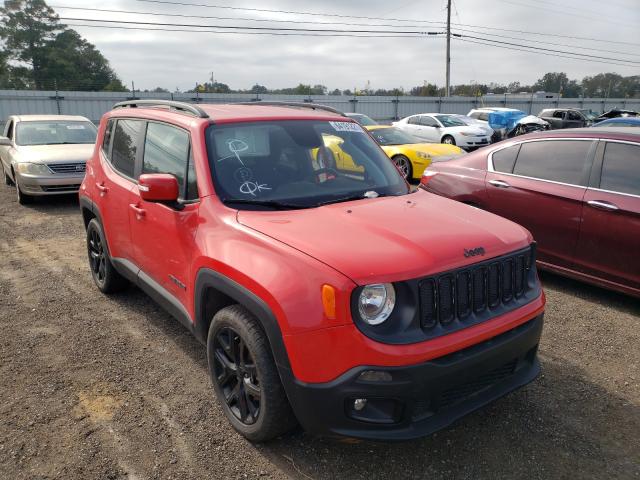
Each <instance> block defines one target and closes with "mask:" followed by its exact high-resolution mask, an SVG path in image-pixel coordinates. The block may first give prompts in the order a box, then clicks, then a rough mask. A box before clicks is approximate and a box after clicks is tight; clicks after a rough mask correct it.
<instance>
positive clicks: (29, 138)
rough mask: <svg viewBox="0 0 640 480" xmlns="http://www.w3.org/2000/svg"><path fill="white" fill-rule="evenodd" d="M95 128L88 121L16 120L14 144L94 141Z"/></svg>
mask: <svg viewBox="0 0 640 480" xmlns="http://www.w3.org/2000/svg"><path fill="white" fill-rule="evenodd" d="M96 134H97V130H96V127H95V126H94V125H93V124H92V123H90V122H62V121H53V122H45V121H42V122H18V127H17V130H16V144H18V145H22V146H34V145H64V144H82V143H89V144H90V143H95V141H96Z"/></svg>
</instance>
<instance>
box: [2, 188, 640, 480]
mask: <svg viewBox="0 0 640 480" xmlns="http://www.w3.org/2000/svg"><path fill="white" fill-rule="evenodd" d="M14 197H15V193H14V190H13V188H10V187H5V186H0V328H1V332H2V333H0V479H26V478H29V479H32V478H33V479H45V478H46V479H49V478H59V479H94V478H99V479H103V478H105V479H124V478H128V479H147V478H163V479H164V478H166V479H168V478H176V479H177V478H179V479H202V478H287V477H292V478H303V479H309V478H313V479H324V478H326V479H335V478H362V479H373V478H383V479H388V478H394V480H396V479H400V478H428V479H441V478H442V479H445V478H446V479H451V478H469V479H481V478H490V479H496V478H501V479H502V478H504V479H513V478H539V479H549V478H598V479H600V478H640V387H639V384H640V370H639V369H638V367H639V365H640V358H639V353H640V328H638V327H639V326H640V301H638V300H635V299H632V298H629V297H625V296H622V295H618V294H615V293H611V292H607V291H604V290H601V289H598V288H593V287H590V286H587V285H584V284H581V283H578V282H574V281H571V280H567V279H563V278H561V277H557V276H554V275H550V274H545V275H544V276H543V277H542V279H543V282H544V284H545V289H546V293H547V299H548V308H547V314H546V326H545V332H544V335H543V340H542V345H541V349H540V358H541V360H542V368H543V374H542V375H541V376H540V378H538V379H537V380H536V381H535V382H533V383H532V384H530V385H529V386H527V387H525V388H523V389H521V390H519V391H517V392H514V393H513V394H511V395H508V396H507V397H505V398H503V399H501V400H499V401H497V402H495V403H494V404H492V405H490V406H489V407H487V408H484V409H482V410H481V411H479V412H476V413H474V414H472V415H470V416H468V417H466V418H464V419H462V420H461V421H459V422H458V423H456V424H455V425H454V426H453V427H451V428H448V429H447V430H445V431H442V432H439V433H437V434H435V435H432V436H431V437H428V438H425V439H422V440H418V441H412V442H406V443H393V444H385V443H372V442H359V441H349V440H342V441H337V440H330V439H322V438H315V437H312V436H309V435H307V434H305V433H304V432H302V431H297V432H294V433H292V434H290V435H288V436H286V437H284V438H282V439H279V440H277V441H274V442H272V443H269V444H267V445H252V444H250V443H248V442H247V441H245V440H244V439H243V438H241V437H240V436H238V435H237V434H236V433H235V432H234V431H233V430H232V429H231V428H230V427H229V426H228V425H227V422H226V421H225V418H224V416H223V414H222V412H221V410H220V409H219V407H218V406H217V404H216V402H215V400H214V397H213V392H212V389H211V387H210V383H209V378H208V375H207V367H206V359H205V349H204V348H203V347H202V346H201V345H200V344H199V343H198V342H197V341H196V340H195V339H193V338H192V337H191V336H190V334H189V333H188V332H187V331H186V330H185V329H184V328H182V327H181V326H180V325H179V324H178V323H177V322H176V321H174V320H173V319H172V318H171V317H169V316H168V315H167V314H166V313H164V312H163V311H162V310H161V309H160V308H159V307H158V306H156V305H155V304H154V303H153V302H152V301H151V300H150V299H149V298H147V297H146V296H145V295H144V294H142V293H141V292H140V291H138V290H136V289H134V288H131V289H129V290H128V291H126V292H124V293H122V294H119V295H117V296H114V297H105V296H103V295H102V294H100V293H99V292H98V291H97V289H96V288H95V287H94V285H93V283H92V281H91V278H90V274H89V270H88V266H87V260H86V254H85V245H84V230H83V227H82V221H81V218H80V215H79V211H78V205H77V201H76V200H75V199H74V198H57V199H54V200H50V201H49V200H48V201H46V202H44V201H39V202H37V203H36V204H35V205H33V206H31V207H21V206H19V205H18V204H17V203H16V201H15V198H14Z"/></svg>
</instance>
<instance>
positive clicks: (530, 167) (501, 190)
mask: <svg viewBox="0 0 640 480" xmlns="http://www.w3.org/2000/svg"><path fill="white" fill-rule="evenodd" d="M593 145H594V142H593V141H591V140H588V141H581V140H547V141H531V142H524V143H522V144H521V145H520V146H518V145H516V146H515V147H510V148H511V149H503V150H499V151H497V152H494V154H493V157H492V162H493V168H490V171H488V172H487V176H486V180H485V181H486V189H487V202H488V203H487V207H488V210H490V211H491V212H493V213H496V214H498V215H500V216H503V217H505V218H508V219H509V220H513V221H514V222H516V223H519V224H520V225H522V226H523V227H525V228H526V229H527V230H529V231H530V232H531V234H532V235H533V238H534V239H535V240H536V242H538V259H539V260H540V261H542V262H547V263H551V264H554V265H557V266H560V267H565V268H570V267H571V266H572V263H573V257H574V253H575V248H576V244H577V241H578V234H579V232H580V219H581V214H582V199H583V197H584V194H585V191H586V184H587V181H588V178H589V173H590V170H591V162H592V161H591V158H592V151H593ZM518 148H519V150H518ZM491 170H493V171H491Z"/></svg>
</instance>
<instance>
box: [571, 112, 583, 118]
mask: <svg viewBox="0 0 640 480" xmlns="http://www.w3.org/2000/svg"><path fill="white" fill-rule="evenodd" d="M567 120H582V117H581V116H580V114H579V113H578V112H567Z"/></svg>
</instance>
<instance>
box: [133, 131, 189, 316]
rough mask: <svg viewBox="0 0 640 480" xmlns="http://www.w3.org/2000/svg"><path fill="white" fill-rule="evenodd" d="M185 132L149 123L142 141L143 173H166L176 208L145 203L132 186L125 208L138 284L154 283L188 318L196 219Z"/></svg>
mask: <svg viewBox="0 0 640 480" xmlns="http://www.w3.org/2000/svg"><path fill="white" fill-rule="evenodd" d="M190 155H191V151H190V137H189V132H187V131H186V130H183V129H181V128H178V127H175V126H172V125H168V124H164V123H156V122H149V123H148V124H147V128H146V136H145V140H144V154H143V158H142V169H141V173H142V174H145V173H146V174H152V173H170V174H172V175H174V176H175V177H176V179H177V180H178V184H179V185H180V200H179V202H178V203H177V204H176V205H166V204H163V203H156V202H146V201H144V200H142V199H141V198H140V194H139V190H138V188H137V186H136V187H135V188H134V189H133V199H132V201H131V202H130V205H129V216H130V221H131V236H132V240H133V245H135V263H136V264H137V265H138V267H139V268H140V274H139V275H140V276H141V280H143V281H148V280H149V279H151V280H153V281H154V282H155V283H156V284H157V285H159V286H161V287H162V288H163V289H164V290H165V291H167V292H168V293H170V294H171V295H172V296H173V297H175V298H176V299H177V300H178V301H179V302H180V303H182V305H183V306H184V307H185V309H186V310H187V311H188V312H189V313H190V315H191V317H192V318H193V309H192V308H193V307H192V303H193V302H192V301H190V300H191V299H193V294H194V292H193V291H191V290H190V289H191V288H192V287H193V282H190V281H189V277H190V275H191V271H190V265H191V257H192V253H193V251H194V250H195V247H194V242H195V233H196V228H197V225H198V224H197V219H198V208H199V202H198V191H197V186H196V178H195V169H194V168H193V161H192V160H191V158H190Z"/></svg>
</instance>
